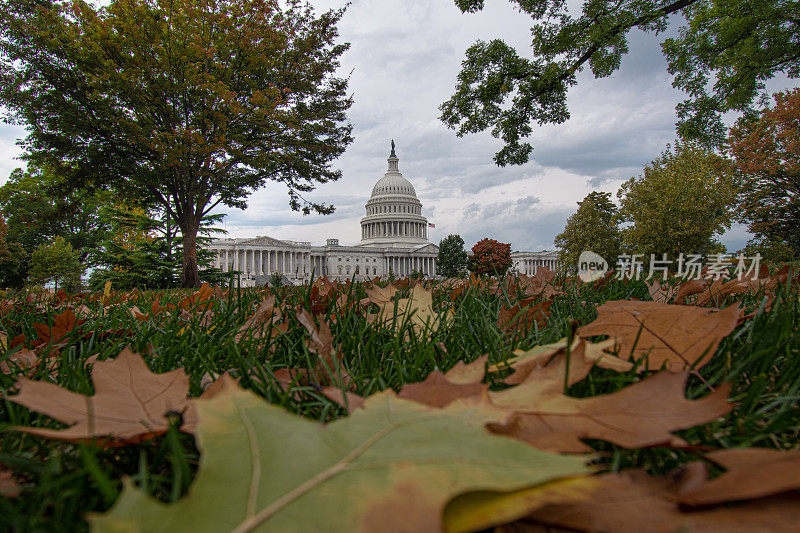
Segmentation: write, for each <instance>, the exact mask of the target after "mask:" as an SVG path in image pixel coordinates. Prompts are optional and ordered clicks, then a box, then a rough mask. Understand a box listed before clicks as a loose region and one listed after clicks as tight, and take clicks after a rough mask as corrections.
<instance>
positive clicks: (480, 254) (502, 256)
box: [468, 238, 511, 276]
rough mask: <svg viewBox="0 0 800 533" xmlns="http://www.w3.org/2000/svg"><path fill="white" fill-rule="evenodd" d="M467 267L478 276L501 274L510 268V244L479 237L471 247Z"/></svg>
mask: <svg viewBox="0 0 800 533" xmlns="http://www.w3.org/2000/svg"><path fill="white" fill-rule="evenodd" d="M468 268H469V270H470V271H471V272H474V273H475V274H477V275H479V276H492V275H497V276H502V275H503V274H505V273H506V271H507V270H508V269H509V268H511V245H510V244H506V243H504V242H498V241H496V240H494V239H488V238H487V239H481V240H480V241H478V242H477V243H476V244H475V246H473V247H472V257H470V258H469V264H468Z"/></svg>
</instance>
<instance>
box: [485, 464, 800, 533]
mask: <svg viewBox="0 0 800 533" xmlns="http://www.w3.org/2000/svg"><path fill="white" fill-rule="evenodd" d="M596 480H597V482H598V485H597V486H596V487H595V489H594V494H593V495H592V496H591V497H590V498H587V499H586V500H585V501H582V502H581V501H579V502H574V503H567V504H555V505H547V506H545V507H542V508H541V509H538V510H536V511H534V512H533V513H532V514H531V515H530V516H528V518H527V519H526V521H525V522H522V523H516V524H512V525H510V526H504V527H501V528H498V529H497V530H496V531H498V532H502V533H511V532H517V531H519V532H522V531H548V532H552V531H563V530H554V529H550V527H557V528H564V530H568V531H573V532H593V533H594V532H607V533H642V532H647V533H676V532H681V533H753V532H762V531H763V532H767V531H769V532H770V533H796V532H797V530H798V526H797V524H798V523H799V522H800V497H798V496H797V495H796V494H791V495H784V496H778V497H772V498H763V499H760V500H755V501H752V502H747V503H745V504H742V505H738V506H731V507H728V506H726V507H717V508H711V509H702V510H697V511H691V512H687V511H684V510H682V509H681V508H680V507H679V506H678V504H677V503H676V487H677V483H676V482H675V481H673V480H671V479H669V478H657V477H652V476H648V475H647V474H646V473H644V472H641V471H632V472H624V473H621V474H604V475H602V476H598V477H597V478H596ZM528 526H530V529H528ZM543 526H544V527H547V529H537V528H540V527H543Z"/></svg>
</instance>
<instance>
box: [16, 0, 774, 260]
mask: <svg viewBox="0 0 800 533" xmlns="http://www.w3.org/2000/svg"><path fill="white" fill-rule="evenodd" d="M312 3H313V4H314V5H315V6H316V7H318V8H319V9H327V8H330V7H339V6H341V5H342V4H343V3H344V2H343V1H342V0H312ZM530 26H531V23H530V19H528V18H526V17H525V16H524V15H521V14H520V13H518V12H517V11H515V10H514V9H513V8H512V6H511V4H510V3H509V2H508V1H507V0H487V1H486V7H485V8H484V10H483V11H482V12H481V13H478V14H462V13H461V12H460V11H459V10H458V9H457V8H456V7H455V5H454V3H453V1H452V0H354V1H353V2H352V5H351V6H350V8H349V9H348V11H347V13H346V15H345V16H344V18H343V20H342V22H341V24H340V31H341V38H342V40H344V41H347V42H350V43H351V48H350V50H349V51H348V52H347V53H346V54H345V55H344V56H343V58H342V72H343V73H345V74H346V73H348V72H350V71H352V75H351V85H350V87H351V90H352V93H353V95H354V98H355V104H354V105H353V106H352V108H351V110H350V120H351V122H352V124H353V126H354V136H355V142H354V143H353V144H351V145H350V147H349V148H348V150H347V152H346V153H345V155H344V156H342V157H341V158H340V159H339V160H338V162H337V166H338V168H341V169H342V171H343V173H344V176H343V177H342V179H341V180H339V181H338V182H336V183H329V184H325V185H322V186H320V187H319V188H318V189H317V190H316V191H315V192H314V193H312V195H311V197H312V198H315V199H320V200H323V201H325V202H328V203H333V204H334V205H335V206H336V213H335V214H333V215H330V216H320V215H310V216H302V215H300V214H297V213H293V212H292V211H291V210H290V209H289V208H288V202H287V200H288V197H287V195H286V191H285V189H283V188H282V186H280V185H270V186H268V187H266V188H264V189H261V190H259V191H256V192H255V193H254V194H253V195H252V196H251V197H250V199H249V207H248V209H247V210H245V211H239V210H229V211H227V213H228V217H227V220H226V228H227V230H228V232H229V235H230V236H232V237H245V236H255V235H270V236H272V237H276V238H279V239H291V240H304V241H311V242H312V243H314V244H322V243H324V240H325V239H326V238H328V237H336V238H339V239H340V240H341V242H342V244H351V243H356V242H357V241H358V240H359V239H360V235H361V233H360V226H359V219H360V218H361V217H362V216H363V215H364V203H365V202H366V201H367V199H368V198H369V193H370V191H371V190H372V186H373V184H374V183H375V181H377V180H378V179H379V178H380V177H382V176H383V174H384V172H385V171H386V157H387V156H388V153H389V141H390V139H394V140H395V142H396V143H397V155H398V157H399V158H400V171H401V172H402V173H403V175H404V176H405V177H406V178H408V179H409V180H410V181H411V182H412V183H413V184H414V186H415V188H416V190H417V195H418V196H419V198H420V200H421V201H422V205H423V214H424V215H425V216H427V217H428V219H429V220H430V221H431V222H434V223H435V224H436V229H435V230H431V231H430V239H431V240H432V241H434V242H438V241H439V240H440V239H441V238H443V237H445V236H447V235H448V234H450V233H458V234H460V235H461V236H462V237H463V238H464V240H465V241H466V243H467V245H468V246H471V245H472V244H473V243H475V242H476V241H477V240H479V239H481V238H483V237H486V236H488V237H492V238H496V239H498V240H501V241H504V242H511V243H512V249H515V250H541V249H552V247H553V238H554V237H555V235H556V234H557V233H559V232H560V231H561V230H562V229H563V227H564V223H565V221H566V218H567V217H568V216H569V215H570V214H571V213H573V212H574V211H575V209H576V202H577V201H578V200H580V199H582V198H583V197H584V196H585V195H586V194H588V193H589V192H591V191H592V190H601V191H610V192H612V193H615V192H616V190H617V189H618V187H619V185H620V183H621V182H622V181H624V180H625V179H627V178H629V177H631V176H633V175H636V174H638V173H639V172H640V170H641V168H642V166H643V165H644V164H646V163H647V162H649V161H650V160H652V159H653V158H654V157H656V156H657V155H658V154H659V153H660V152H661V151H663V150H664V149H665V147H666V145H667V143H669V142H670V141H672V140H674V137H675V134H674V122H675V111H674V109H675V104H676V103H677V102H679V101H680V100H682V99H683V97H682V94H681V93H679V92H678V91H675V90H674V89H672V87H671V85H670V84H671V81H672V80H671V77H670V76H669V74H667V72H666V62H665V60H664V58H663V56H662V55H661V52H660V48H659V42H660V41H661V39H662V38H663V37H661V36H659V37H654V36H652V35H646V34H643V33H640V32H636V33H632V34H631V35H630V41H631V53H630V54H628V55H627V56H625V57H624V58H623V63H622V68H621V70H620V71H618V72H617V73H615V75H614V76H612V77H610V78H606V79H602V80H594V79H592V77H591V74H590V73H584V74H582V75H581V77H580V83H579V84H578V85H577V86H576V87H573V88H572V90H571V91H570V93H569V100H568V104H569V107H570V111H571V115H572V118H571V119H570V120H569V121H568V122H567V123H565V124H562V125H557V126H546V127H542V128H538V129H537V130H536V131H535V132H534V136H533V140H532V143H533V146H534V152H533V157H532V161H531V162H530V163H528V164H526V165H524V166H515V167H507V168H498V167H496V166H495V165H494V164H493V162H492V157H493V156H494V154H495V152H496V151H497V150H498V149H499V148H500V144H499V142H498V141H497V140H495V139H493V138H492V137H491V136H490V135H488V134H479V135H471V136H469V137H465V138H457V137H456V135H455V133H454V132H453V131H452V130H448V129H447V128H446V127H445V126H444V125H443V124H442V123H441V122H440V121H439V120H438V118H437V117H438V116H439V111H438V106H439V105H440V104H441V103H442V102H444V101H445V100H447V99H448V98H449V97H450V95H451V93H452V92H453V87H454V86H455V79H456V75H457V73H458V71H459V69H460V64H461V61H462V60H463V58H464V51H465V50H466V48H467V47H468V46H469V45H470V44H472V43H473V42H474V41H475V40H476V39H478V38H480V39H484V40H487V39H492V38H498V37H499V38H503V39H504V40H506V42H508V43H510V44H513V45H515V46H516V47H517V49H518V50H520V51H521V52H522V53H524V52H525V51H528V50H530V48H529V41H530V39H529V35H530ZM771 88H772V87H771ZM783 88H784V87H783V86H781V85H780V84H779V85H777V86H775V87H774V89H776V90H779V89H783ZM21 135H22V132H21V131H20V130H19V129H15V128H11V127H8V126H2V125H0V180H4V179H5V177H6V176H8V174H9V172H10V171H11V170H12V169H13V168H15V167H17V166H19V165H20V163H19V161H17V160H16V159H15V158H16V157H17V156H18V155H19V150H18V148H17V147H16V145H15V143H16V140H17V139H18V138H19V137H20V136H21ZM746 240H747V235H746V233H745V232H744V231H743V229H742V228H741V227H734V228H733V229H732V230H731V231H729V232H728V233H727V234H726V235H725V236H724V237H723V241H724V242H725V243H726V244H727V245H728V246H729V247H730V248H731V249H737V248H739V247H741V246H742V245H743V244H744V242H745V241H746Z"/></svg>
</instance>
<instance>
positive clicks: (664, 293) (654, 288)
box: [645, 279, 678, 304]
mask: <svg viewBox="0 0 800 533" xmlns="http://www.w3.org/2000/svg"><path fill="white" fill-rule="evenodd" d="M645 284H646V285H647V290H648V292H649V293H650V297H651V298H652V299H653V301H654V302H661V303H663V304H665V303H668V302H669V301H670V300H671V299H672V298H673V297H674V296H675V295H676V294H677V293H678V287H671V286H669V285H667V284H664V285H662V284H661V282H660V281H659V280H658V279H653V281H651V282H650V281H645Z"/></svg>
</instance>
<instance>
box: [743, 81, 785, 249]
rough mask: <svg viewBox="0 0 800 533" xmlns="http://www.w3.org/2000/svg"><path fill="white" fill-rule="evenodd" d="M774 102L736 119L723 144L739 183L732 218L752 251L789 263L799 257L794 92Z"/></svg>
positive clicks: (777, 95)
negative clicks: (749, 239) (750, 239)
mask: <svg viewBox="0 0 800 533" xmlns="http://www.w3.org/2000/svg"><path fill="white" fill-rule="evenodd" d="M774 98H775V105H774V107H766V108H764V109H762V110H761V111H760V112H759V113H758V114H752V115H750V116H747V117H744V118H743V119H741V120H740V121H739V123H738V124H737V125H736V127H735V128H733V129H732V130H731V132H730V136H729V139H728V143H729V149H730V152H731V154H732V155H733V157H734V161H735V165H736V168H737V170H738V171H739V173H740V175H741V178H742V191H741V195H740V202H739V206H738V210H737V216H738V218H739V219H740V220H741V221H742V222H744V223H746V224H747V226H748V227H747V229H748V230H749V231H750V232H751V233H753V234H754V235H755V238H754V240H753V242H752V243H751V244H752V245H753V246H752V247H753V248H756V249H759V250H763V252H764V254H763V255H764V256H765V257H767V256H769V257H770V258H771V259H773V260H775V261H791V260H793V259H797V258H800V144H798V142H797V139H800V89H794V90H792V91H787V92H784V93H777V94H775V95H774Z"/></svg>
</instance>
